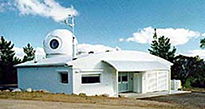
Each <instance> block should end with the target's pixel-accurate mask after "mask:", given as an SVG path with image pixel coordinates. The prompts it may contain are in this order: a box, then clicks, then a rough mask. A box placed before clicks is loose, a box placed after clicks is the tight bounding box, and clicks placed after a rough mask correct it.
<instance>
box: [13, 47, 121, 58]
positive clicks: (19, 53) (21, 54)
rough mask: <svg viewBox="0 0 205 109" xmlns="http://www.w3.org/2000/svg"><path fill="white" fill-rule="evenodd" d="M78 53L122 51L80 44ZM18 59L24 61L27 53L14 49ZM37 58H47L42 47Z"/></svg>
mask: <svg viewBox="0 0 205 109" xmlns="http://www.w3.org/2000/svg"><path fill="white" fill-rule="evenodd" d="M77 47H78V52H83V53H88V52H90V51H94V52H95V53H99V52H105V51H106V50H109V51H115V50H116V49H118V50H121V49H120V48H119V47H115V48H112V47H108V46H104V45H91V44H78V46H77ZM14 50H15V53H16V55H15V56H16V57H18V58H20V59H23V57H24V55H25V53H24V52H23V48H19V47H14ZM35 50H36V56H37V58H38V59H42V58H44V57H45V55H46V54H45V52H44V50H43V48H42V47H37V48H35Z"/></svg>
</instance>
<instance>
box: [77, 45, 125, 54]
mask: <svg viewBox="0 0 205 109" xmlns="http://www.w3.org/2000/svg"><path fill="white" fill-rule="evenodd" d="M116 49H118V50H121V49H120V48H119V47H116V48H112V47H108V46H104V45H91V44H78V52H84V53H88V52H90V51H94V52H95V53H99V52H105V51H107V50H109V51H114V50H116Z"/></svg>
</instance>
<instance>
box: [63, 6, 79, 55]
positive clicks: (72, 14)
mask: <svg viewBox="0 0 205 109" xmlns="http://www.w3.org/2000/svg"><path fill="white" fill-rule="evenodd" d="M71 11H74V7H73V5H71ZM69 19H70V20H71V23H69ZM64 23H65V24H66V25H68V26H69V27H70V28H71V29H72V33H73V39H72V45H73V47H72V48H73V54H72V57H73V59H75V57H76V50H75V48H76V46H77V45H75V36H74V34H75V28H74V27H75V14H74V12H72V13H70V14H68V18H67V19H66V20H64Z"/></svg>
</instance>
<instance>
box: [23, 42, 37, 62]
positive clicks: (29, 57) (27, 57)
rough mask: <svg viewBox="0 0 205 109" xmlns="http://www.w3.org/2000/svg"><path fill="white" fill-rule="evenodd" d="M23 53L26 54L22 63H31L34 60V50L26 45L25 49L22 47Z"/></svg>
mask: <svg viewBox="0 0 205 109" xmlns="http://www.w3.org/2000/svg"><path fill="white" fill-rule="evenodd" d="M23 51H24V53H25V54H26V55H25V56H24V57H23V62H26V61H31V60H33V59H34V58H35V52H36V51H35V50H34V48H33V47H32V46H31V45H30V44H29V43H28V44H27V46H26V47H23Z"/></svg>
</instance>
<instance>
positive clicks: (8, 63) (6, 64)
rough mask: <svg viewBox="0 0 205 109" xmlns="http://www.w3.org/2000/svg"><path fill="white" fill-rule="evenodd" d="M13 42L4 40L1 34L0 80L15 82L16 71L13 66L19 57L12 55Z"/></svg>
mask: <svg viewBox="0 0 205 109" xmlns="http://www.w3.org/2000/svg"><path fill="white" fill-rule="evenodd" d="M13 47H14V44H11V41H6V40H5V39H4V37H3V36H1V39H0V82H1V83H4V84H5V83H17V71H16V68H14V67H13V66H14V65H15V64H17V63H20V59H18V58H16V57H14V55H15V52H14V50H13Z"/></svg>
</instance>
